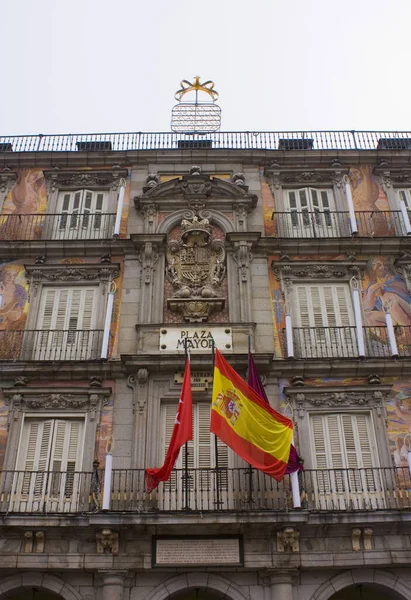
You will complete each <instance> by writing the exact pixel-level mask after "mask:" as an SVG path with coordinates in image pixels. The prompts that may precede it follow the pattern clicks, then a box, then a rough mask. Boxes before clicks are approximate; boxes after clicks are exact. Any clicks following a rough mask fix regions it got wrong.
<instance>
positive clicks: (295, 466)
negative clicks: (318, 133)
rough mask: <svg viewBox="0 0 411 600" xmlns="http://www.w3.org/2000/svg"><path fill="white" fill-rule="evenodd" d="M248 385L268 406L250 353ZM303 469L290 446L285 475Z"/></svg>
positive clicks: (300, 461)
mask: <svg viewBox="0 0 411 600" xmlns="http://www.w3.org/2000/svg"><path fill="white" fill-rule="evenodd" d="M248 385H249V386H250V387H251V388H253V390H254V391H255V392H257V394H258V395H259V396H260V397H261V398H263V400H265V401H266V402H267V404H269V402H268V398H267V394H266V393H265V389H264V386H263V384H262V383H261V379H260V376H259V374H258V371H257V367H256V366H255V362H254V359H253V355H252V354H251V352H249V353H248ZM303 468H304V467H303V460H302V459H301V458H300V457H299V456H298V453H297V450H296V449H295V446H294V444H291V448H290V458H289V459H288V465H287V470H286V473H287V474H288V475H289V474H290V473H294V472H295V471H302V470H303Z"/></svg>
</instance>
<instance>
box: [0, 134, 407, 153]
mask: <svg viewBox="0 0 411 600" xmlns="http://www.w3.org/2000/svg"><path fill="white" fill-rule="evenodd" d="M182 141H183V142H184V145H181V142H182ZM187 142H189V144H188V143H187ZM204 147H205V146H204V138H203V136H202V135H201V134H181V133H173V132H170V131H168V132H154V133H153V132H127V133H80V134H67V135H16V136H5V137H0V152H95V151H98V152H126V151H133V150H134V151H136V150H139V151H144V150H178V149H183V148H186V149H190V150H195V149H204ZM206 147H207V148H210V149H211V148H213V149H230V150H277V151H278V152H290V151H294V152H301V151H303V152H306V151H307V150H309V151H311V150H379V151H390V152H392V151H403V152H404V151H409V150H410V148H411V132H408V131H401V132H398V131H395V132H393V131H354V130H346V131H218V132H214V133H210V134H207V146H206Z"/></svg>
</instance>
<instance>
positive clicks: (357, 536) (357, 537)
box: [351, 527, 361, 552]
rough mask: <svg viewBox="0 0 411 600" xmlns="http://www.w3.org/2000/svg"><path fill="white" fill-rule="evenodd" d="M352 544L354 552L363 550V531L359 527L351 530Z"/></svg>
mask: <svg viewBox="0 0 411 600" xmlns="http://www.w3.org/2000/svg"><path fill="white" fill-rule="evenodd" d="M351 544H352V549H353V550H354V552H359V551H360V550H361V529H359V528H358V527H356V528H355V529H352V530H351Z"/></svg>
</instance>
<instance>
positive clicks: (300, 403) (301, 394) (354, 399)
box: [285, 385, 391, 418]
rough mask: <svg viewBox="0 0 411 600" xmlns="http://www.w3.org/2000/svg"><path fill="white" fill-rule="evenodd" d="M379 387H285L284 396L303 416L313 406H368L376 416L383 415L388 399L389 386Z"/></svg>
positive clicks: (301, 416)
mask: <svg viewBox="0 0 411 600" xmlns="http://www.w3.org/2000/svg"><path fill="white" fill-rule="evenodd" d="M378 388H379V389H373V388H372V387H370V386H364V387H362V386H361V388H360V389H359V386H357V388H356V389H349V388H347V387H344V389H341V388H339V389H338V388H335V387H333V388H328V389H327V388H318V387H316V388H310V387H304V388H299V390H298V391H297V390H296V389H295V388H291V387H290V388H287V390H286V392H285V393H286V396H287V398H288V400H289V401H290V403H291V405H292V406H293V407H294V408H295V409H297V410H298V415H299V417H300V418H303V416H304V414H305V411H307V410H312V407H314V408H326V407H333V408H335V407H338V408H349V407H351V408H353V407H358V408H362V407H368V408H370V409H371V408H373V409H375V411H376V413H377V416H378V417H381V416H383V415H384V406H385V403H386V402H387V400H388V395H389V392H390V389H391V388H390V386H381V385H379V386H378Z"/></svg>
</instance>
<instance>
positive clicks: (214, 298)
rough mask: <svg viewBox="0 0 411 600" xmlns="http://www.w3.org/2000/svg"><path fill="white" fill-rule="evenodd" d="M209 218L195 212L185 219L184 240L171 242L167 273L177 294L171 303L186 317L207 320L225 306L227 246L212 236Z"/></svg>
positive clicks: (174, 308)
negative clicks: (222, 286)
mask: <svg viewBox="0 0 411 600" xmlns="http://www.w3.org/2000/svg"><path fill="white" fill-rule="evenodd" d="M211 235H212V228H211V225H210V223H209V220H208V219H207V218H206V217H205V216H203V217H201V216H200V218H199V217H197V216H193V217H192V219H191V220H188V219H183V220H182V222H181V236H180V240H179V241H176V240H172V241H170V242H169V243H168V245H167V266H166V277H167V279H168V281H169V282H170V283H171V285H172V286H173V290H174V294H173V296H172V298H168V299H167V306H168V308H169V309H170V310H172V311H173V312H179V313H181V314H182V315H183V317H184V319H185V320H186V321H190V322H201V321H206V320H207V319H208V317H209V316H210V314H211V313H213V312H218V311H220V310H221V309H222V308H223V306H224V298H222V297H221V292H220V286H221V283H222V281H223V279H224V277H225V273H226V268H225V264H224V261H225V248H224V242H222V241H221V240H212V238H211Z"/></svg>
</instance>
